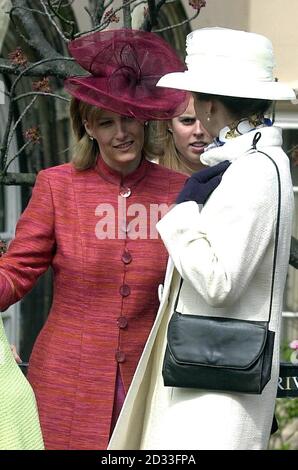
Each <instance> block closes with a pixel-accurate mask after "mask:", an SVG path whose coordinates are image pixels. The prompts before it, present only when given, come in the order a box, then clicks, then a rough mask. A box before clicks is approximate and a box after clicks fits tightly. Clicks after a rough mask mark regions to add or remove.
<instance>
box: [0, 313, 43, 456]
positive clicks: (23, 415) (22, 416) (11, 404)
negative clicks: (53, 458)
mask: <svg viewBox="0 0 298 470" xmlns="http://www.w3.org/2000/svg"><path fill="white" fill-rule="evenodd" d="M43 449H44V446H43V439H42V435H41V430H40V426H39V420H38V413H37V407H36V402H35V397H34V393H33V391H32V388H31V386H30V384H29V382H28V381H27V379H26V378H25V376H24V375H23V373H22V372H21V370H20V368H19V366H18V365H17V363H16V362H15V359H14V357H13V355H12V352H11V350H10V345H9V343H8V341H7V338H6V335H5V331H4V327H3V322H2V318H1V316H0V450H43Z"/></svg>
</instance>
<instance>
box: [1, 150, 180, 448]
mask: <svg viewBox="0 0 298 470" xmlns="http://www.w3.org/2000/svg"><path fill="white" fill-rule="evenodd" d="M184 181H185V176H183V175H181V174H178V173H175V172H172V171H170V170H167V169H165V168H162V167H160V166H158V165H156V164H154V163H150V162H148V161H146V160H143V161H142V163H141V165H140V167H139V168H138V169H137V170H136V171H135V172H134V173H132V174H130V175H128V176H127V177H126V178H124V179H122V178H121V176H120V174H119V173H117V172H115V171H113V170H111V169H110V168H109V167H108V166H106V165H105V164H104V162H103V161H102V159H100V158H99V159H98V162H97V165H96V167H95V168H93V169H89V170H85V171H81V172H79V171H76V170H75V169H74V167H73V165H72V164H65V165H61V166H58V167H53V168H49V169H47V170H44V171H41V172H40V173H39V175H38V177H37V181H36V184H35V187H34V189H33V194H32V198H31V200H30V202H29V205H28V207H27V208H26V210H25V211H24V213H23V215H22V216H21V218H20V220H19V222H18V225H17V229H16V237H15V239H14V240H13V241H12V242H11V244H10V247H9V250H8V252H7V253H6V255H5V256H3V257H2V258H1V259H0V292H1V296H0V308H1V310H4V309H6V308H7V307H8V306H9V305H10V304H12V303H14V302H16V301H17V300H19V299H21V298H22V297H23V296H24V295H25V294H26V293H27V292H28V291H29V290H30V289H31V288H32V287H33V285H34V283H35V281H36V280H37V278H38V277H39V276H40V275H41V274H42V273H43V272H44V271H45V270H46V269H47V268H48V267H49V266H51V267H52V269H53V272H54V295H53V303H52V307H51V311H50V314H49V317H48V320H47V322H46V324H45V326H44V327H43V329H42V331H41V333H40V334H39V336H38V338H37V341H36V343H35V346H34V349H33V352H32V355H31V358H30V367H29V377H28V378H29V380H30V382H31V384H32V386H33V388H34V391H35V394H36V398H37V403H38V408H39V413H40V420H41V425H42V430H43V435H44V439H45V445H46V448H47V449H105V448H106V446H107V443H108V439H109V432H110V425H111V417H112V409H113V399H114V391H115V379H116V372H117V367H118V366H119V367H120V371H121V377H122V380H123V384H124V388H125V390H127V389H128V387H129V385H130V382H131V380H132V377H133V374H134V371H135V369H136V365H137V363H138V360H139V358H140V355H141V353H142V350H143V347H144V344H145V342H146V339H147V336H148V334H149V331H150V329H151V326H152V324H153V321H154V318H155V314H156V312H157V308H158V298H157V288H158V284H159V283H161V282H163V278H164V273H165V267H166V261H167V252H166V250H165V248H164V246H163V244H162V241H161V240H160V239H159V238H153V239H152V238H151V239H150V237H149V238H148V237H146V238H143V239H135V238H136V237H135V234H136V232H137V229H138V227H137V225H138V224H137V219H136V217H135V216H136V214H132V213H131V212H130V211H129V207H131V204H139V205H141V206H133V207H134V208H136V207H139V209H140V213H141V219H142V223H143V228H144V219H147V234H150V229H152V220H151V221H150V217H149V214H150V210H151V209H152V207H156V206H152V204H153V205H154V204H155V205H156V204H166V205H170V204H171V203H172V202H174V200H175V197H176V195H177V193H178V192H179V190H180V188H181V186H182V185H183V183H184ZM119 201H121V202H124V201H125V203H126V207H127V213H128V217H127V220H126V221H125V218H124V216H123V214H122V213H119V212H122V210H121V211H119V210H118V206H119ZM103 203H104V204H106V206H104V207H105V208H106V212H103V211H102V208H103V206H101V204H103ZM142 208H145V209H146V210H145V212H144V209H142ZM113 210H114V211H115V217H114V220H115V230H114V231H115V235H116V237H113V228H112V226H110V225H109V223H108V217H107V214H108V213H109V214H111V211H113ZM142 211H143V212H142ZM138 220H139V221H140V219H138ZM150 222H151V226H150ZM129 223H130V224H129ZM154 225H155V223H154ZM105 230H106V231H107V233H108V235H109V238H106V239H102V238H103V236H102V233H103V232H104V231H105ZM129 232H133V233H134V236H130V233H129Z"/></svg>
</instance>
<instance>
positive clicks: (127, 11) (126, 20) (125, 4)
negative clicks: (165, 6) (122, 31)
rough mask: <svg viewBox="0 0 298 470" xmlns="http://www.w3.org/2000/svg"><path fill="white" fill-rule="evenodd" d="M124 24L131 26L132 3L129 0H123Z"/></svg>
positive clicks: (125, 26) (127, 26) (126, 26)
mask: <svg viewBox="0 0 298 470" xmlns="http://www.w3.org/2000/svg"><path fill="white" fill-rule="evenodd" d="M151 1H152V0H151ZM123 25H124V28H131V13H130V4H129V3H128V1H127V0H123Z"/></svg>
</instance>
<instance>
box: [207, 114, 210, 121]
mask: <svg viewBox="0 0 298 470" xmlns="http://www.w3.org/2000/svg"><path fill="white" fill-rule="evenodd" d="M207 121H208V122H210V121H211V116H210V114H209V115H208V116H207Z"/></svg>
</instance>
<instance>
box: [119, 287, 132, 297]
mask: <svg viewBox="0 0 298 470" xmlns="http://www.w3.org/2000/svg"><path fill="white" fill-rule="evenodd" d="M119 292H120V294H121V295H122V297H127V296H128V295H129V294H130V287H129V286H128V285H127V284H122V286H120V289H119Z"/></svg>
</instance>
